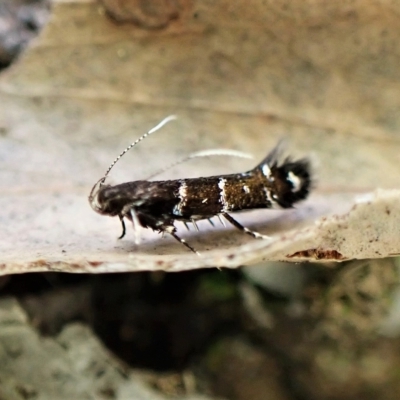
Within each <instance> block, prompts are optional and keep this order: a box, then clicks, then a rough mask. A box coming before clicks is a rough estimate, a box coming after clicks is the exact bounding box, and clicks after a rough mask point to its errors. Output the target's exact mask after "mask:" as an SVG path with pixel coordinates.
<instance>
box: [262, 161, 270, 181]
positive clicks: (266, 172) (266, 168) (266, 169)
mask: <svg viewBox="0 0 400 400" xmlns="http://www.w3.org/2000/svg"><path fill="white" fill-rule="evenodd" d="M261 171H262V173H263V174H264V175H265V176H266V177H267V178H268V179H271V168H270V167H269V165H268V164H264V165H263V166H262V167H261Z"/></svg>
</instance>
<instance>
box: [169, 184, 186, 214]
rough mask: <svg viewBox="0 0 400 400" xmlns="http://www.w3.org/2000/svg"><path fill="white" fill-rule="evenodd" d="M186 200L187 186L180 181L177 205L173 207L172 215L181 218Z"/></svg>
mask: <svg viewBox="0 0 400 400" xmlns="http://www.w3.org/2000/svg"><path fill="white" fill-rule="evenodd" d="M186 198H187V185H186V182H185V181H183V180H182V181H180V186H179V203H178V204H176V205H175V207H174V209H173V210H172V212H173V214H174V215H178V216H181V215H182V208H183V207H185V205H186Z"/></svg>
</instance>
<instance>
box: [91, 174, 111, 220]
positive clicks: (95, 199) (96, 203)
mask: <svg viewBox="0 0 400 400" xmlns="http://www.w3.org/2000/svg"><path fill="white" fill-rule="evenodd" d="M104 181H105V179H104V178H101V179H100V180H98V181H97V182H96V183H95V184H94V186H93V187H92V190H91V191H90V194H89V204H90V206H91V207H92V208H93V210H94V211H96V212H98V213H99V214H109V212H108V211H107V204H105V202H104V201H103V200H102V199H101V197H102V196H101V193H103V192H104V190H105V189H107V188H109V187H110V185H106V184H105V183H104Z"/></svg>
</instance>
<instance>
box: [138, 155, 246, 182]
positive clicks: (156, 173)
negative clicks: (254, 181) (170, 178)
mask: <svg viewBox="0 0 400 400" xmlns="http://www.w3.org/2000/svg"><path fill="white" fill-rule="evenodd" d="M212 156H228V157H239V158H253V156H252V155H251V154H248V153H243V152H242V151H237V150H230V149H209V150H202V151H197V152H196V153H192V154H189V155H188V156H185V157H184V158H181V159H180V160H178V161H175V162H174V163H172V164H171V165H168V166H167V167H164V168H163V169H161V170H159V171H157V172H154V173H153V174H151V175H150V176H148V177H147V178H146V180H149V179H152V178H154V177H155V176H157V175H160V174H162V173H164V172H165V171H168V170H169V169H171V168H173V167H176V166H177V165H179V164H182V163H184V162H186V161H189V160H192V159H193V158H198V157H212Z"/></svg>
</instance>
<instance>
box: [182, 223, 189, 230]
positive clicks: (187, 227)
mask: <svg viewBox="0 0 400 400" xmlns="http://www.w3.org/2000/svg"><path fill="white" fill-rule="evenodd" d="M183 225H185V228H186V229H187V230H188V231H190V229H189V225H188V224H187V222H185V221H183Z"/></svg>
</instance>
